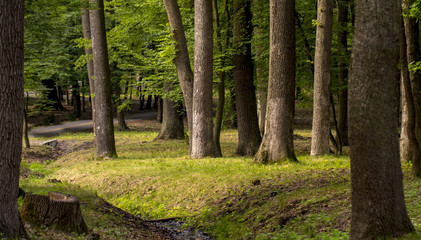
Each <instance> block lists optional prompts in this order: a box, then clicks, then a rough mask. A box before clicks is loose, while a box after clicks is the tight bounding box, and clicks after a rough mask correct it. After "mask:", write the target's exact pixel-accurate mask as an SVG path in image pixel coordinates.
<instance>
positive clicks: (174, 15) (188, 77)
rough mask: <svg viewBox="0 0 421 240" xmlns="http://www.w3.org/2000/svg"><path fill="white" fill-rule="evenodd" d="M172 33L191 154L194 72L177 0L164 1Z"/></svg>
mask: <svg viewBox="0 0 421 240" xmlns="http://www.w3.org/2000/svg"><path fill="white" fill-rule="evenodd" d="M164 5H165V9H166V11H167V15H168V20H169V23H170V27H171V33H172V36H173V38H174V40H175V49H176V55H175V58H174V64H175V67H176V69H177V75H178V79H179V81H180V86H181V89H182V91H183V97H184V104H185V105H186V111H187V121H188V128H189V134H190V138H189V152H191V147H192V143H191V139H192V138H191V136H192V133H193V71H192V70H191V66H190V57H189V52H188V49H187V41H186V36H185V33H184V26H183V22H182V19H181V14H180V10H179V8H178V4H177V0H164Z"/></svg>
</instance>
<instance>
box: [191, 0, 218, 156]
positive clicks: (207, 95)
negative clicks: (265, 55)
mask: <svg viewBox="0 0 421 240" xmlns="http://www.w3.org/2000/svg"><path fill="white" fill-rule="evenodd" d="M194 7H195V12H194V84H193V115H192V116H193V133H192V134H190V136H191V138H192V139H191V145H192V146H191V147H192V151H191V157H192V158H203V157H206V156H214V155H215V142H214V141H213V132H212V126H213V125H212V82H213V24H212V1H211V0H195V1H194Z"/></svg>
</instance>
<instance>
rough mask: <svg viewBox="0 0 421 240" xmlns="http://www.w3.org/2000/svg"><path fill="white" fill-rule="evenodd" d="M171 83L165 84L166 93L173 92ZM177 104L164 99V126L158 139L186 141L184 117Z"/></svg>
mask: <svg viewBox="0 0 421 240" xmlns="http://www.w3.org/2000/svg"><path fill="white" fill-rule="evenodd" d="M170 84H171V83H165V86H164V91H166V92H167V91H171V86H170ZM178 109H179V106H177V103H175V102H173V101H171V100H170V99H163V111H162V125H161V131H160V133H159V135H158V137H156V138H157V139H163V140H167V139H184V123H183V116H182V115H181V114H180V112H179V111H178Z"/></svg>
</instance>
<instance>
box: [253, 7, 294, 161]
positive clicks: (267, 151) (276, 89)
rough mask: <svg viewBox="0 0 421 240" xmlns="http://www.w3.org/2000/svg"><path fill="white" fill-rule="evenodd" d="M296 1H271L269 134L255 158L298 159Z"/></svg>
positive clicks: (266, 133) (267, 133)
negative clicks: (295, 135)
mask: <svg viewBox="0 0 421 240" xmlns="http://www.w3.org/2000/svg"><path fill="white" fill-rule="evenodd" d="M294 10H295V1H290V0H271V2H270V29H271V30H270V32H271V36H270V60H269V86H268V107H267V112H266V124H265V135H264V136H263V141H262V144H261V145H260V148H259V151H258V152H257V154H256V157H255V158H254V161H255V162H259V163H274V162H281V161H285V160H291V161H296V160H297V158H296V157H295V153H294V142H293V122H294V100H295V16H294V14H295V11H294Z"/></svg>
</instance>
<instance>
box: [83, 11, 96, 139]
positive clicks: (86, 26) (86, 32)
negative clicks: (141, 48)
mask: <svg viewBox="0 0 421 240" xmlns="http://www.w3.org/2000/svg"><path fill="white" fill-rule="evenodd" d="M81 11H82V28H83V37H84V38H86V39H89V40H90V41H91V40H92V37H91V24H90V20H89V10H88V9H85V8H82V10H81ZM85 55H86V59H87V64H86V66H87V69H88V80H89V91H90V95H89V99H90V102H91V108H92V120H93V123H94V124H95V99H94V97H93V96H94V95H95V81H94V77H93V76H94V63H93V61H92V48H87V47H85ZM94 131H95V126H94Z"/></svg>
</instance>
